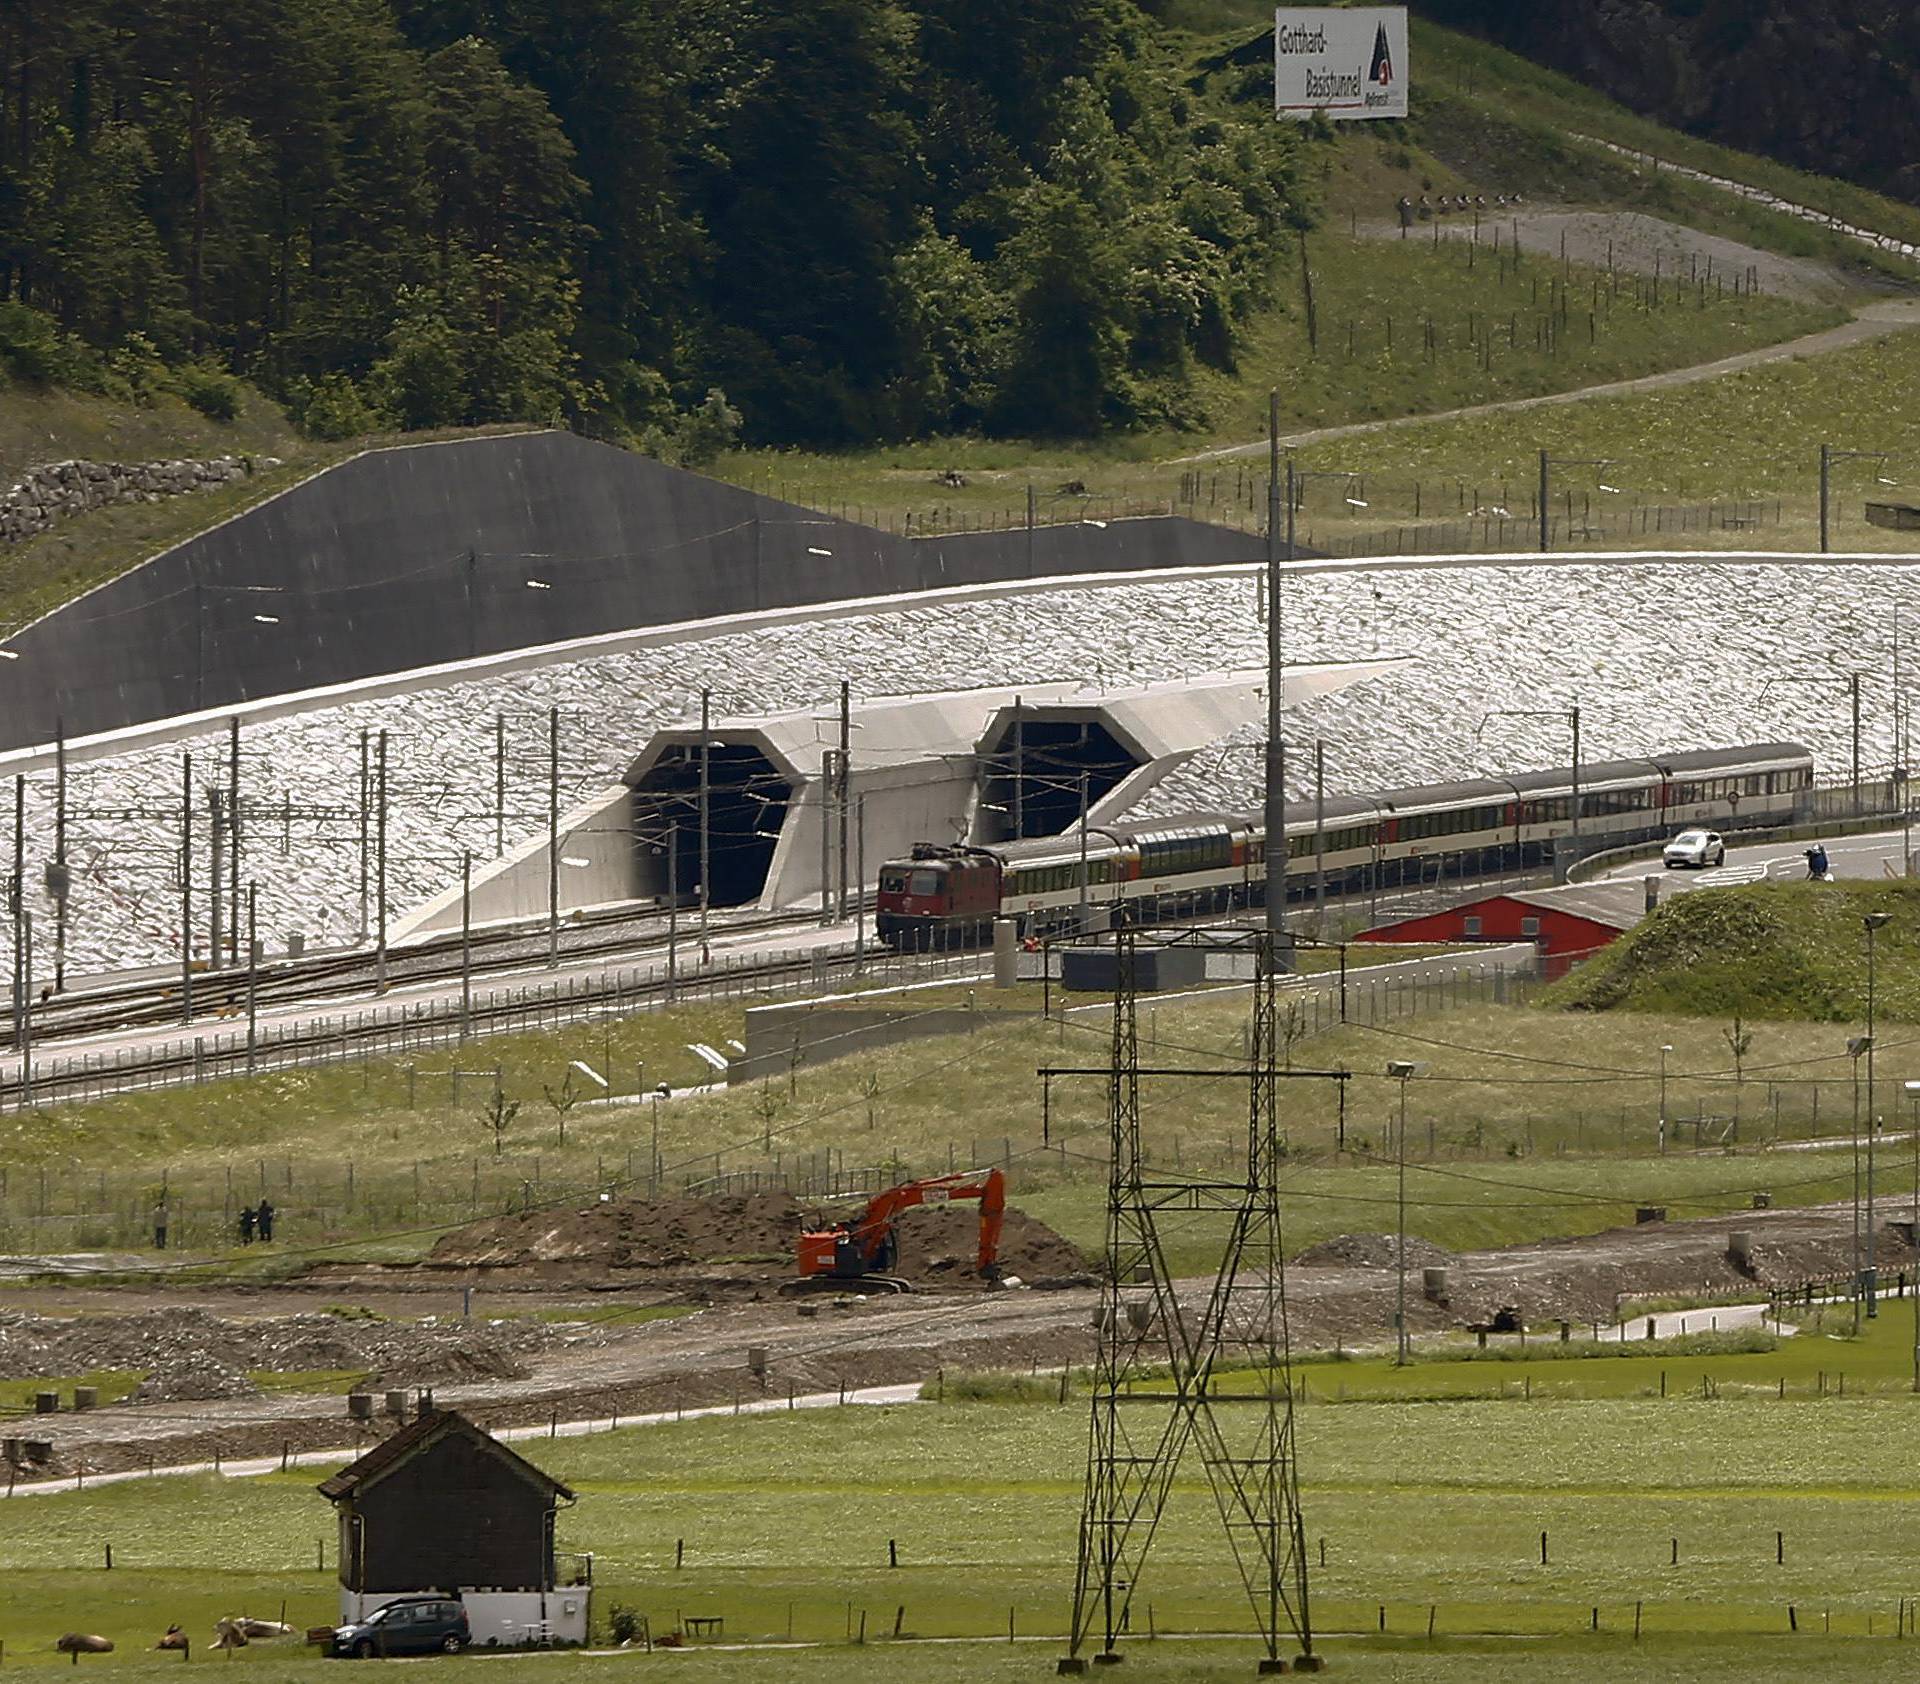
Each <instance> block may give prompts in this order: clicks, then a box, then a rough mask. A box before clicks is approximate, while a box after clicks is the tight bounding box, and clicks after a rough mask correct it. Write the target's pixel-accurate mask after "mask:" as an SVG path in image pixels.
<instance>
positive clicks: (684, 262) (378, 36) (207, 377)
mask: <svg viewBox="0 0 1920 1684" xmlns="http://www.w3.org/2000/svg"><path fill="white" fill-rule="evenodd" d="M1260 72H1261V67H1260V66H1258V65H1256V66H1254V67H1253V74H1252V76H1251V79H1249V77H1248V76H1245V75H1241V74H1240V73H1239V72H1238V71H1236V73H1235V74H1236V76H1238V77H1239V80H1241V81H1246V82H1247V87H1246V88H1244V89H1238V84H1237V83H1236V88H1237V89H1238V91H1239V92H1241V93H1243V94H1245V95H1246V98H1245V102H1244V103H1243V104H1240V105H1237V106H1236V105H1234V104H1233V103H1232V102H1230V101H1221V102H1213V101H1211V100H1210V99H1209V98H1208V97H1207V96H1206V94H1205V93H1204V92H1203V91H1202V92H1196V91H1195V88H1194V87H1193V86H1192V85H1190V83H1189V82H1188V80H1187V79H1186V74H1185V70H1184V67H1182V66H1181V65H1180V64H1179V63H1178V61H1177V59H1176V58H1175V56H1174V55H1173V53H1172V51H1171V49H1170V48H1169V47H1168V45H1167V43H1166V40H1165V37H1164V32H1163V31H1162V29H1161V28H1160V26H1159V25H1158V24H1156V23H1155V22H1154V21H1153V20H1152V19H1151V18H1150V17H1148V16H1147V15H1146V14H1145V13H1144V12H1142V11H1141V10H1139V9H1138V8H1137V7H1136V6H1135V5H1134V4H1133V3H1132V0H807V3H806V4H804V5H795V4H792V3H791V0H0V367H5V368H8V369H10V371H11V372H12V373H13V375H14V376H15V377H16V378H28V379H46V378H58V379H61V380H63V381H66V382H68V383H78V384H82V385H84V384H87V383H89V382H91V383H93V384H94V385H95V386H96V387H97V388H98V389H102V390H114V391H116V392H117V393H120V394H121V395H125V393H126V392H127V391H132V392H134V393H135V394H136V395H137V392H138V389H139V388H140V386H141V384H142V383H143V382H146V381H150V380H153V379H155V378H168V379H173V380H178V379H179V378H180V374H179V370H180V369H181V367H182V365H189V366H190V367H191V368H192V369H193V371H194V372H192V373H191V374H190V375H189V376H188V378H190V379H191V380H196V381H199V382H200V383H201V388H200V398H201V400H204V401H205V402H206V403H211V404H213V405H215V406H216V407H217V406H218V405H219V403H220V402H221V401H222V400H221V398H220V395H219V381H220V375H221V371H224V372H226V373H231V374H239V375H243V376H245V377H247V378H249V379H251V380H253V381H254V382H256V383H257V384H258V385H260V386H261V387H262V388H264V389H265V390H267V391H269V392H271V393H273V394H274V395H276V396H278V397H280V398H281V399H282V400H283V401H284V402H285V403H286V404H287V405H288V407H289V409H290V411H291V412H292V413H293V414H294V416H295V417H296V419H298V420H300V421H301V422H302V423H303V424H304V425H305V426H306V427H307V428H308V430H309V431H311V432H313V433H316V434H318V435H320V436H323V437H325V436H345V435H348V434H351V433H355V432H359V431H362V430H366V429H368V428H371V427H374V426H394V425H397V426H404V427H426V426H437V425H447V424H462V423H478V422H487V421H497V420H511V419H534V420H546V419H549V418H551V417H553V416H555V415H561V414H564V415H566V416H567V417H569V418H570V419H572V420H574V421H575V422H576V423H577V424H582V425H585V426H588V427H591V428H598V429H601V430H605V431H607V432H610V433H615V434H619V435H623V436H636V437H642V438H647V439H649V440H650V442H653V443H655V444H656V445H658V444H662V443H664V444H665V445H667V446H668V447H669V448H671V447H673V446H674V445H675V444H677V445H678V446H679V447H680V448H681V449H682V451H683V452H684V453H685V454H688V455H695V454H698V452H699V450H700V448H701V447H702V445H703V444H709V445H710V444H711V443H712V442H713V441H715V440H719V439H724V438H725V437H726V436H727V435H728V434H729V433H730V432H731V431H732V429H733V428H734V427H735V426H736V425H743V426H744V432H745V436H747V437H748V438H751V439H759V440H767V441H775V442H786V441H795V442H799V441H807V442H816V443H842V442H851V441H861V440H872V439H888V438H899V437H908V436H914V435H918V434H923V433H928V432H938V431H945V430H951V429H958V428H985V429H988V430H997V431H1002V432H1009V433H1020V434H1060V435H1087V434H1092V433H1096V432H1099V431H1102V430H1105V429H1110V428H1114V427H1121V426H1127V425H1132V424H1136V423H1159V424H1165V423H1172V424H1175V425H1178V424H1181V423H1182V422H1183V421H1184V420H1186V419H1189V418H1190V415H1189V411H1190V408H1191V405H1192V403H1193V398H1192V392H1191V385H1190V381H1189V374H1190V371H1191V370H1192V369H1193V368H1194V366H1195V364H1196V363H1197V362H1210V363H1213V364H1216V365H1220V364H1226V363H1228V362H1229V361H1230V360H1231V358H1232V356H1233V349H1234V336H1235V328H1236V324H1237V323H1238V322H1240V321H1241V320H1242V319H1243V318H1244V317H1245V316H1246V314H1247V313H1248V312H1249V310H1250V309H1251V308H1252V307H1253V306H1254V305H1256V304H1257V303H1258V302H1259V301H1260V298H1261V295H1262V292H1263V289H1264V288H1265V287H1266V285H1267V284H1268V280H1267V278H1268V276H1269V275H1270V273H1271V267H1272V265H1271V257H1272V254H1273V250H1274V247H1275V244H1276V235H1277V234H1279V233H1280V232H1281V231H1282V230H1284V228H1285V227H1286V226H1287V225H1288V224H1289V223H1290V222H1297V221H1299V220H1300V219H1301V218H1302V216H1303V206H1302V203H1301V195H1300V192H1299V187H1298V182H1299V179H1300V177H1301V176H1302V174H1303V173H1304V172H1303V171H1302V169H1301V167H1300V164H1299V155H1300V152H1301V149H1302V148H1304V147H1306V146H1309V145H1311V144H1313V141H1312V138H1311V137H1310V136H1307V135H1303V134H1302V133H1300V132H1299V131H1297V130H1295V129H1293V128H1292V127H1291V126H1278V125H1275V124H1274V123H1273V121H1272V119H1271V116H1270V115H1269V114H1268V111H1267V108H1266V105H1265V98H1264V84H1263V83H1262V82H1261V80H1260ZM1256 84H1258V85H1256ZM49 324H51V325H49ZM168 368H171V369H172V370H173V371H174V373H173V374H171V375H168V374H167V373H166V372H165V371H166V369H168ZM710 394H711V395H710ZM720 394H724V399H723V398H722V396H721V395H720ZM736 418H737V419H736Z"/></svg>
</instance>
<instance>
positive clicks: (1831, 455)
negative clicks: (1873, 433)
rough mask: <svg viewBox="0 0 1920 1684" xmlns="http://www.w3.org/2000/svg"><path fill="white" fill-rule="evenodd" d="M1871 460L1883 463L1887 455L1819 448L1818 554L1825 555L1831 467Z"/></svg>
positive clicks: (1826, 445) (1823, 446) (1882, 452)
mask: <svg viewBox="0 0 1920 1684" xmlns="http://www.w3.org/2000/svg"><path fill="white" fill-rule="evenodd" d="M1863 459H1871V460H1873V461H1877V462H1884V461H1886V459H1887V453H1886V452H1885V451H1884V450H1835V449H1834V448H1833V446H1832V445H1830V444H1823V445H1821V447H1820V553H1821V554H1822V555H1825V554H1826V553H1827V508H1828V503H1829V497H1828V489H1829V485H1830V482H1831V480H1832V477H1833V465H1834V463H1836V462H1857V461H1860V460H1863Z"/></svg>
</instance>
